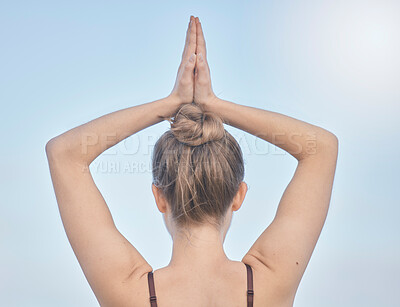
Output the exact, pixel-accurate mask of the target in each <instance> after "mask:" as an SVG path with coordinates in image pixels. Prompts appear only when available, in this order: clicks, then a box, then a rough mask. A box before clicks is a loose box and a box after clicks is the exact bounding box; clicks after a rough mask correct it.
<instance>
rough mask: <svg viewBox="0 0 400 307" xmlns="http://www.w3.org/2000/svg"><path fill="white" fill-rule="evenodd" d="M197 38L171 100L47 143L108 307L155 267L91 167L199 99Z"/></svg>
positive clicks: (67, 224) (67, 218)
mask: <svg viewBox="0 0 400 307" xmlns="http://www.w3.org/2000/svg"><path fill="white" fill-rule="evenodd" d="M193 19H194V18H193V17H191V20H193ZM195 36H196V27H195V26H194V23H191V24H189V27H188V32H187V39H186V43H185V50H184V52H183V56H182V63H181V65H180V67H179V70H178V75H177V78H176V83H175V87H174V89H173V91H172V92H171V94H170V95H169V96H168V97H166V98H163V99H160V100H157V101H154V102H150V103H146V104H143V105H139V106H135V107H131V108H127V109H124V110H120V111H117V112H113V113H111V114H107V115H104V116H102V117H100V118H97V119H95V120H92V121H90V122H88V123H86V124H84V125H81V126H78V127H76V128H74V129H71V130H69V131H67V132H65V133H63V134H61V135H59V136H57V137H55V138H53V139H51V140H50V141H49V142H48V143H47V144H46V153H47V157H48V162H49V167H50V173H51V178H52V181H53V186H54V191H55V194H56V198H57V203H58V207H59V210H60V214H61V218H62V221H63V224H64V228H65V231H66V233H67V236H68V239H69V242H70V243H71V246H72V248H73V250H74V252H75V255H76V257H77V259H78V261H79V264H80V266H81V267H82V270H83V272H84V274H85V276H86V278H87V280H88V282H89V284H90V286H91V288H92V290H93V292H94V293H95V295H96V297H97V299H98V301H99V303H100V304H101V305H102V306H125V303H126V302H123V297H124V296H123V292H124V291H125V292H129V293H132V292H131V291H132V285H133V284H134V282H135V281H136V280H138V279H139V277H140V276H142V275H143V274H145V273H146V272H149V271H152V268H151V266H150V265H149V264H148V263H147V262H146V260H145V259H144V258H143V257H142V256H141V255H140V253H139V252H138V251H137V250H136V249H135V248H134V247H133V246H132V245H131V244H130V243H129V242H128V241H127V240H126V239H125V238H124V237H123V235H122V234H120V233H119V231H118V230H117V228H116V226H115V224H114V222H113V219H112V216H111V214H110V211H109V209H108V207H107V204H106V203H105V201H104V199H103V197H102V195H101V193H100V191H99V190H98V189H97V187H96V185H95V183H94V181H93V178H92V176H91V174H90V172H89V168H88V167H89V165H90V163H91V162H92V161H93V160H94V159H95V158H96V157H97V156H98V155H100V154H101V153H102V152H103V151H105V150H106V149H108V148H110V147H111V146H113V145H115V144H117V143H118V142H120V141H122V140H123V139H125V138H126V137H128V136H130V135H132V134H134V133H136V132H138V131H140V130H142V129H144V128H146V127H149V126H151V125H154V124H156V123H158V122H160V121H162V120H163V119H164V118H166V117H169V116H171V115H172V114H174V113H175V112H176V111H177V109H178V108H179V107H180V105H182V104H184V103H191V102H192V101H193V92H194V89H193V78H194V74H193V73H194V66H195V56H191V55H192V54H194V52H195V44H196V37H195ZM128 287H130V288H128Z"/></svg>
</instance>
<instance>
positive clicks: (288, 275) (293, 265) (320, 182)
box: [195, 23, 338, 300]
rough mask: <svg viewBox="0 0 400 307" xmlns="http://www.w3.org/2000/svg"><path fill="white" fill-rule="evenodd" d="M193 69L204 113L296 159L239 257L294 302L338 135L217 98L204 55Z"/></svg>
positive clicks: (327, 194)
mask: <svg viewBox="0 0 400 307" xmlns="http://www.w3.org/2000/svg"><path fill="white" fill-rule="evenodd" d="M197 27H198V28H197V33H198V38H197V42H198V44H199V42H200V45H198V48H199V46H200V50H199V51H200V52H199V53H203V54H205V49H203V48H205V43H204V42H203V40H204V37H203V36H202V31H201V24H200V23H197ZM203 46H204V47H203ZM196 70H197V74H196V79H195V101H196V102H197V103H199V104H201V105H202V106H203V108H204V109H205V110H206V111H212V112H215V113H217V114H219V115H220V116H221V117H222V118H223V120H224V122H225V123H227V124H229V125H232V126H234V127H236V128H239V129H242V130H244V131H247V132H249V133H251V134H253V135H255V136H257V137H260V138H262V139H264V140H265V141H267V142H270V143H272V144H274V145H276V146H278V147H280V148H282V149H283V150H285V151H287V152H288V153H290V154H291V155H292V156H293V157H294V158H296V159H297V161H298V164H297V168H296V171H295V173H294V176H293V178H292V180H291V181H290V183H289V185H288V186H287V188H286V190H285V192H284V194H283V196H282V198H281V201H280V203H279V206H278V209H277V212H276V215H275V218H274V220H273V222H272V223H271V224H270V225H269V226H268V228H267V229H266V230H265V231H264V232H263V233H262V234H261V235H260V237H259V238H258V239H257V240H256V242H255V243H254V245H253V246H252V247H251V248H250V250H249V252H248V253H247V254H246V255H245V256H244V258H243V260H242V261H243V262H245V263H248V264H250V265H252V266H254V267H255V268H258V269H259V270H260V271H265V272H269V273H272V274H273V275H274V276H275V277H276V280H277V283H278V286H279V289H280V290H281V291H280V294H281V295H282V299H287V298H289V299H290V300H293V299H294V297H295V294H296V291H297V288H298V285H299V283H300V281H301V278H302V276H303V274H304V271H305V269H306V267H307V265H308V262H309V260H310V258H311V255H312V252H313V250H314V248H315V245H316V243H317V240H318V238H319V235H320V233H321V230H322V227H323V225H324V223H325V219H326V215H327V212H328V207H329V203H330V198H331V192H332V185H333V181H334V175H335V169H336V161H337V155H338V139H337V137H336V136H335V135H334V134H332V133H331V132H329V131H327V130H325V129H323V128H321V127H317V126H315V125H312V124H309V123H306V122H303V121H301V120H297V119H295V118H292V117H289V116H285V115H283V114H279V113H275V112H270V111H266V110H262V109H258V108H253V107H248V106H243V105H239V104H235V103H233V102H229V101H225V100H222V99H219V98H217V97H216V96H215V95H214V93H213V91H212V89H211V79H210V70H209V68H208V64H207V60H206V58H205V57H204V56H203V57H201V56H198V59H197V63H196ZM197 89H199V90H197ZM200 89H201V90H200Z"/></svg>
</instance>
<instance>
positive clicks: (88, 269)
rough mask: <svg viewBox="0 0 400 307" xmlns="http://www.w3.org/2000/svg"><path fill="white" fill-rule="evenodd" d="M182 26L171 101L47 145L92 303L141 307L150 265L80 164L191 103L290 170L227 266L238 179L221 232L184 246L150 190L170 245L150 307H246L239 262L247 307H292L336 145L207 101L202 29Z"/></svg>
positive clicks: (194, 236) (292, 123) (195, 235)
mask: <svg viewBox="0 0 400 307" xmlns="http://www.w3.org/2000/svg"><path fill="white" fill-rule="evenodd" d="M190 19H191V23H190V24H189V26H188V31H187V38H186V42H185V48H184V52H183V55H182V62H181V65H180V66H179V69H178V74H177V79H176V83H175V86H174V89H173V90H172V92H171V94H170V95H168V96H167V97H165V98H162V99H159V100H156V101H153V102H150V103H146V104H142V105H138V106H134V107H131V108H127V109H124V110H120V111H116V112H113V113H110V114H107V115H104V116H102V117H100V118H97V119H95V120H93V121H90V122H88V123H86V124H84V125H81V126H78V127H76V128H74V129H71V130H69V131H67V132H65V133H63V134H61V135H59V136H57V137H55V138H53V139H51V140H50V141H49V142H48V143H47V144H46V153H47V157H48V161H49V167H50V172H51V177H52V181H53V185H54V190H55V194H56V198H57V202H58V206H59V210H60V214H61V218H62V221H63V224H64V228H65V230H66V233H67V236H68V239H69V241H70V243H71V246H72V248H73V250H74V252H75V255H76V257H77V259H78V261H79V263H80V265H81V267H82V270H83V272H84V274H85V276H86V278H87V280H88V282H89V284H90V286H91V288H92V290H93V292H94V293H95V295H96V298H97V300H98V301H99V303H100V305H102V306H133V307H135V306H150V304H149V292H148V286H147V273H148V272H150V271H152V270H153V268H152V267H151V266H150V264H148V263H147V261H146V260H145V259H144V258H143V257H142V256H141V254H140V253H139V252H138V251H137V250H136V249H135V247H134V246H133V245H132V244H131V243H130V242H128V241H127V240H126V239H125V238H124V236H123V235H122V234H121V233H120V232H119V231H118V229H117V228H116V226H115V224H114V221H113V219H112V216H111V214H110V211H109V209H108V207H107V204H106V203H105V201H104V199H103V197H102V195H101V193H100V191H99V190H98V189H97V187H96V185H95V183H94V181H93V178H92V176H91V173H90V172H89V170H88V166H89V165H90V163H92V161H93V160H94V159H95V158H96V157H97V156H99V155H100V154H101V153H102V152H103V151H105V150H106V149H108V148H110V147H111V146H114V145H115V144H117V143H119V142H120V141H122V140H123V139H125V138H127V137H128V136H130V135H132V134H134V133H137V132H139V131H141V130H143V129H145V128H147V127H149V126H151V125H154V124H157V123H159V122H161V121H162V120H163V119H165V118H167V117H170V116H171V115H173V114H174V113H175V112H176V111H177V110H178V109H179V107H180V106H182V105H183V104H185V103H191V102H192V101H195V103H197V104H199V105H201V106H202V107H203V108H204V109H205V110H208V111H213V112H215V113H217V114H219V115H220V116H221V117H222V118H223V120H224V122H225V123H226V124H229V125H232V126H234V127H237V128H240V129H242V130H244V131H247V132H249V133H251V134H254V135H256V136H258V137H260V138H262V139H264V140H265V141H267V142H270V143H272V144H275V145H276V146H278V147H280V148H282V149H283V150H286V151H287V152H288V153H290V154H291V155H292V156H293V157H294V158H295V159H296V160H297V161H298V164H297V168H296V171H295V174H294V176H293V178H292V180H291V181H290V183H289V185H288V186H287V188H286V190H285V192H284V194H283V196H282V199H281V201H280V202H279V206H278V209H277V212H276V216H275V218H274V220H273V222H272V223H271V224H270V225H269V226H268V227H267V228H266V230H265V231H264V232H263V233H262V234H261V235H260V237H259V238H258V239H257V240H256V242H255V243H254V244H253V246H252V247H251V248H250V250H249V251H248V252H247V253H246V255H245V256H244V257H243V259H242V261H232V260H230V259H228V257H227V256H226V254H225V252H224V249H223V242H224V239H225V236H226V233H227V231H228V229H229V226H230V223H231V219H232V214H233V212H234V211H237V210H239V209H240V206H241V205H242V202H243V200H244V197H245V195H246V192H247V185H246V184H245V183H244V182H243V183H242V184H241V185H240V188H239V191H238V193H237V195H236V197H235V199H234V201H233V202H232V204H231V208H230V210H228V213H227V215H226V217H225V221H224V225H223V227H222V229H220V230H219V231H216V230H214V229H213V228H212V227H210V226H209V225H206V224H205V225H204V226H202V227H198V228H192V229H191V235H190V241H189V242H188V240H187V235H188V234H187V232H186V231H184V230H182V229H178V228H177V227H176V226H175V225H174V222H173V220H172V219H171V215H170V209H169V204H168V203H167V202H166V201H165V199H164V198H163V197H162V195H161V193H160V192H159V191H158V189H157V188H156V187H155V186H152V191H153V194H154V197H155V201H156V204H157V208H158V210H159V211H160V212H161V213H162V214H163V217H164V220H165V224H166V226H167V229H168V231H169V233H170V234H171V237H172V239H173V253H172V258H171V261H170V263H169V265H168V266H166V267H165V268H161V269H158V270H155V271H154V278H155V286H156V294H157V301H158V305H159V306H161V307H163V306H177V307H179V306H193V307H197V306H246V269H245V266H244V263H247V264H250V265H251V266H252V268H253V272H254V292H255V296H254V306H256V307H257V306H292V305H293V301H294V298H295V294H296V291H297V288H298V286H299V283H300V281H301V278H302V276H303V274H304V271H305V269H306V267H307V265H308V262H309V260H310V258H311V255H312V252H313V250H314V248H315V245H316V243H317V240H318V238H319V235H320V232H321V230H322V227H323V225H324V222H325V219H326V215H327V212H328V208H329V203H330V197H331V191H332V185H333V181H334V175H335V169H336V161H337V155H338V140H337V138H336V136H335V135H333V134H332V133H331V132H329V131H327V130H325V129H323V128H320V127H317V126H314V125H312V124H309V123H305V122H303V121H300V120H297V119H294V118H291V117H288V116H285V115H282V114H279V113H275V112H270V111H266V110H261V109H257V108H252V107H247V106H243V105H239V104H236V103H233V102H229V101H225V100H222V99H219V98H218V97H216V95H215V94H214V93H213V91H212V86H211V78H210V69H209V67H208V63H207V55H206V45H205V40H204V35H203V32H202V27H201V23H200V21H199V20H198V18H194V17H193V16H191V18H190ZM190 59H192V60H193V61H191V60H190Z"/></svg>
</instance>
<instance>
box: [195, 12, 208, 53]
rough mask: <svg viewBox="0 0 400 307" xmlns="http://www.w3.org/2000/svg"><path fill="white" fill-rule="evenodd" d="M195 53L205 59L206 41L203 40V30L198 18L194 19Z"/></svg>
mask: <svg viewBox="0 0 400 307" xmlns="http://www.w3.org/2000/svg"><path fill="white" fill-rule="evenodd" d="M196 41H197V44H196V53H197V54H199V53H202V54H203V56H204V58H207V50H206V41H205V39H204V34H203V28H202V26H201V22H200V20H199V18H198V17H196Z"/></svg>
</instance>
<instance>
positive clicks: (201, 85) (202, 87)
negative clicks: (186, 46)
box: [194, 17, 217, 107]
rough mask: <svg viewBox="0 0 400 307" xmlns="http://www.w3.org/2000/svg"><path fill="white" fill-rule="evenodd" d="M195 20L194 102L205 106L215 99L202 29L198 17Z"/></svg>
mask: <svg viewBox="0 0 400 307" xmlns="http://www.w3.org/2000/svg"><path fill="white" fill-rule="evenodd" d="M195 21H196V38H197V39H196V41H197V45H196V54H197V57H196V59H197V61H196V67H195V76H194V102H195V103H197V104H198V105H201V106H203V107H204V106H205V105H206V104H207V103H210V102H211V101H214V100H215V99H217V96H216V95H215V94H214V92H213V90H212V86H211V76H210V68H209V66H208V63H207V51H206V42H205V40H204V35H203V29H202V27H201V23H200V20H199V18H198V17H196V19H195Z"/></svg>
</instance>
